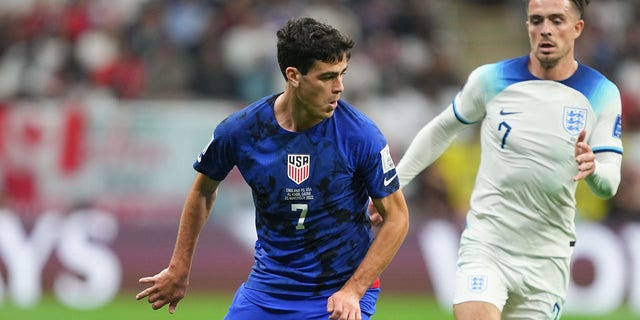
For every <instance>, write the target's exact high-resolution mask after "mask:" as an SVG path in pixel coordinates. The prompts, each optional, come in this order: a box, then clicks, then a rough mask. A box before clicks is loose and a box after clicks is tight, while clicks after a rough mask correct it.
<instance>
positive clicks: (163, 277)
mask: <svg viewBox="0 0 640 320" xmlns="http://www.w3.org/2000/svg"><path fill="white" fill-rule="evenodd" d="M187 279H188V276H180V275H176V274H174V273H172V272H170V271H169V269H168V268H167V269H164V270H162V271H160V273H158V274H156V275H155V276H153V277H145V278H140V280H138V282H139V283H142V284H148V285H150V286H149V287H148V288H146V289H144V290H142V291H140V293H138V294H137V295H136V299H137V300H140V299H143V298H145V297H148V299H147V301H148V302H149V303H150V304H151V308H152V309H153V310H158V309H160V308H162V307H163V306H164V305H166V304H169V313H171V314H173V313H174V312H175V310H176V307H177V306H178V302H180V300H182V298H184V296H185V294H186V292H187V286H188V280H187Z"/></svg>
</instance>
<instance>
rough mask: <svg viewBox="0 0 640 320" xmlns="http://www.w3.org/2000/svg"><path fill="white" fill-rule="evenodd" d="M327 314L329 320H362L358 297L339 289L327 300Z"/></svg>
mask: <svg viewBox="0 0 640 320" xmlns="http://www.w3.org/2000/svg"><path fill="white" fill-rule="evenodd" d="M327 312H329V313H330V315H329V319H330V320H362V314H361V313H360V297H359V296H358V295H357V294H355V293H348V292H347V291H346V290H343V289H341V290H339V291H338V292H336V293H334V294H332V295H331V296H330V297H329V299H328V300H327Z"/></svg>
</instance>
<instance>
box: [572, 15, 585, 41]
mask: <svg viewBox="0 0 640 320" xmlns="http://www.w3.org/2000/svg"><path fill="white" fill-rule="evenodd" d="M573 30H574V33H575V36H574V39H578V38H579V37H580V35H581V34H582V30H584V20H582V19H580V20H578V21H577V22H576V25H575V26H573Z"/></svg>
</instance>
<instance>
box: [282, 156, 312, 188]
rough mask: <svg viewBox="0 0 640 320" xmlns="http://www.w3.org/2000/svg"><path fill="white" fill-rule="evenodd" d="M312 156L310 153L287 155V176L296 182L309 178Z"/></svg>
mask: <svg viewBox="0 0 640 320" xmlns="http://www.w3.org/2000/svg"><path fill="white" fill-rule="evenodd" d="M310 163H311V156H310V155H308V154H289V155H287V177H289V179H291V181H293V182H295V183H296V184H301V183H302V182H303V181H305V180H307V179H308V178H309V165H310Z"/></svg>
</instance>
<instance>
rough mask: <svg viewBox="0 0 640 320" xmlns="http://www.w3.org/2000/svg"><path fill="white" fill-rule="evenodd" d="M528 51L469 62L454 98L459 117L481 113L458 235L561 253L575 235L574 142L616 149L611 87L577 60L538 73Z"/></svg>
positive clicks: (616, 113)
mask: <svg viewBox="0 0 640 320" xmlns="http://www.w3.org/2000/svg"><path fill="white" fill-rule="evenodd" d="M528 61H529V56H524V57H520V58H516V59H511V60H506V61H502V62H499V63H495V64H489V65H485V66H482V67H480V68H478V69H476V70H474V71H473V72H472V73H471V74H470V76H469V79H468V80H467V83H466V84H465V86H464V88H463V89H462V91H461V92H460V93H459V94H458V95H457V96H456V98H455V99H454V101H453V110H454V112H455V115H456V117H457V118H458V120H459V121H461V122H463V123H468V124H470V123H475V122H479V121H482V127H481V137H480V139H481V144H482V154H481V161H480V168H479V171H478V175H477V177H476V182H475V188H474V190H473V193H472V195H471V205H470V212H469V214H468V215H467V228H466V229H465V231H464V232H463V238H469V239H476V240H480V241H483V242H488V243H492V244H495V245H498V246H500V247H502V248H504V249H506V250H512V251H515V252H520V253H523V254H531V255H541V256H558V257H566V256H569V255H570V253H571V251H572V250H571V248H570V245H572V243H574V242H575V241H576V236H575V226H574V218H575V190H576V186H577V182H574V181H573V177H574V176H575V175H576V174H577V164H576V162H575V159H574V146H575V142H576V140H577V137H578V135H579V133H580V132H581V131H582V130H586V132H587V137H586V142H587V143H588V144H589V145H590V146H591V147H592V148H593V151H594V153H598V152H616V153H620V154H622V142H621V123H620V122H621V118H620V117H621V102H620V93H619V91H618V89H617V87H616V86H615V85H614V84H613V83H612V82H611V81H609V80H607V79H606V78H605V77H604V76H603V75H601V74H600V73H598V72H597V71H595V70H593V69H591V68H589V67H587V66H585V65H582V64H579V66H578V69H577V71H576V72H575V74H574V75H573V76H571V77H570V78H568V79H566V80H564V81H550V80H540V79H538V78H536V77H534V76H533V75H532V74H531V73H530V72H529V70H528Z"/></svg>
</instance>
